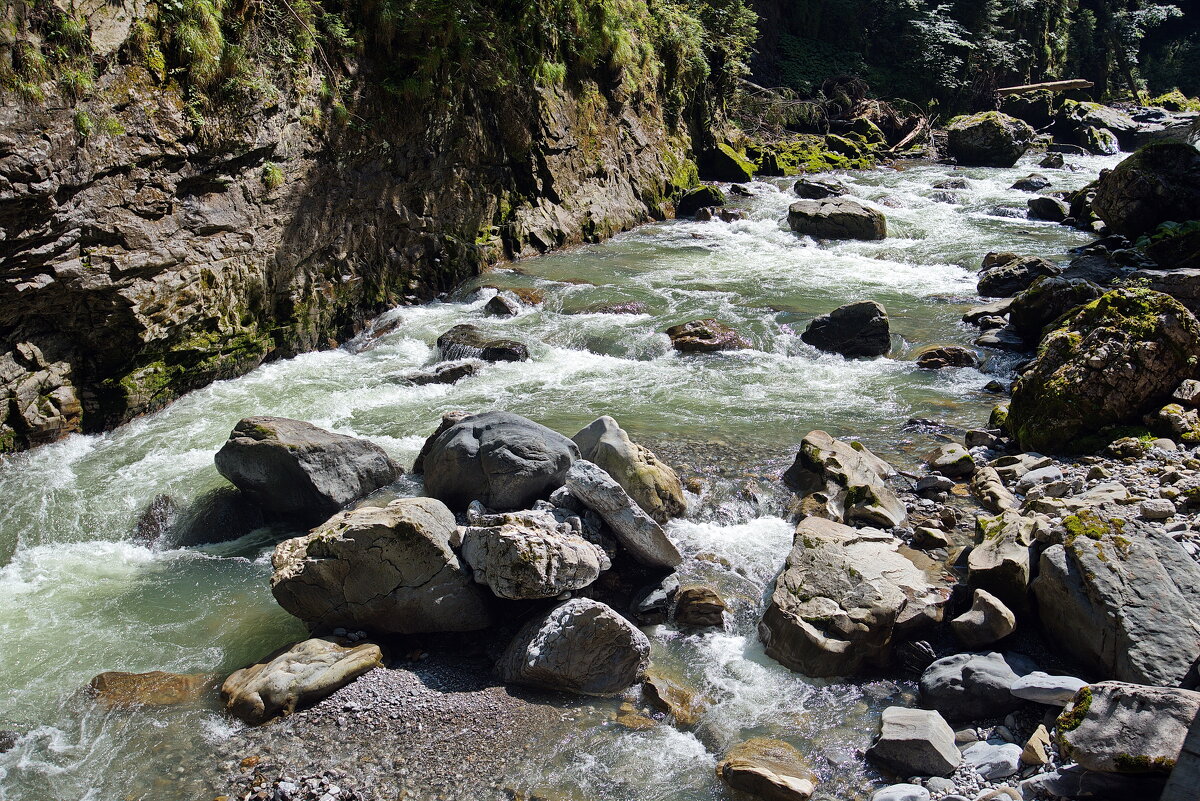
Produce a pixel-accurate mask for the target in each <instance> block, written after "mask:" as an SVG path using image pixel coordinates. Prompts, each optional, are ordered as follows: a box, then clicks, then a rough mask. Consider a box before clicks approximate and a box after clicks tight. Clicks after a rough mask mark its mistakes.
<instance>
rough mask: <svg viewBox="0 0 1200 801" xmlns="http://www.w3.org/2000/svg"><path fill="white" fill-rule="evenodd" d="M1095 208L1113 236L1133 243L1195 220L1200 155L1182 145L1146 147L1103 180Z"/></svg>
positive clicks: (1199, 191)
mask: <svg viewBox="0 0 1200 801" xmlns="http://www.w3.org/2000/svg"><path fill="white" fill-rule="evenodd" d="M1092 208H1093V209H1094V210H1095V212H1096V214H1097V215H1098V216H1099V217H1100V219H1102V220H1104V222H1105V223H1107V225H1108V227H1109V228H1110V229H1111V230H1112V231H1113V233H1117V234H1121V235H1122V236H1127V237H1130V238H1134V237H1139V236H1142V235H1143V234H1149V233H1150V232H1151V231H1153V230H1154V228H1155V227H1157V226H1158V225H1159V224H1160V223H1164V222H1168V221H1173V222H1182V221H1184V220H1191V219H1195V216H1196V209H1198V208H1200V151H1198V150H1197V149H1196V148H1195V147H1192V146H1191V145H1186V144H1183V143H1182V142H1163V143H1161V144H1154V145H1147V146H1146V147H1143V148H1142V149H1141V150H1139V151H1138V152H1136V153H1134V154H1133V155H1132V156H1130V157H1129V158H1127V159H1125V160H1124V161H1122V162H1121V163H1120V164H1118V165H1117V166H1116V167H1114V168H1113V169H1112V170H1111V171H1107V172H1105V173H1104V174H1103V175H1102V176H1101V177H1100V181H1099V184H1098V185H1097V186H1096V195H1095V198H1094V199H1093V201H1092Z"/></svg>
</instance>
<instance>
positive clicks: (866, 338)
mask: <svg viewBox="0 0 1200 801" xmlns="http://www.w3.org/2000/svg"><path fill="white" fill-rule="evenodd" d="M800 339H802V340H803V341H804V342H807V343H808V344H809V345H812V346H813V347H814V348H817V349H818V350H823V351H828V352H830V353H840V354H841V355H843V356H845V357H847V358H856V357H868V358H869V357H873V356H886V355H887V353H888V351H890V350H891V349H892V335H891V329H890V327H889V325H888V316H887V310H886V309H884V308H883V306H882V305H881V304H879V303H876V302H875V301H873V300H864V301H859V302H858V303H847V304H846V305H845V306H839V307H838V308H836V309H834V310H833V311H831V312H830V313H829V314H823V315H821V316H820V317H818V318H816V319H815V320H813V321H812V322H811V323H809V324H808V327H807V328H805V329H804V333H803V334H801V335H800Z"/></svg>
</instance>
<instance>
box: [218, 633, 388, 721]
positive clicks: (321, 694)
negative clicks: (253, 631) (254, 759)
mask: <svg viewBox="0 0 1200 801" xmlns="http://www.w3.org/2000/svg"><path fill="white" fill-rule="evenodd" d="M382 664H383V652H382V651H380V650H379V646H378V645H375V644H374V643H367V642H360V643H357V644H355V645H349V646H343V645H341V644H340V643H338V642H337V641H335V640H333V639H327V638H316V639H311V640H305V641H304V642H299V643H296V644H295V645H291V646H289V647H287V648H285V649H282V650H281V651H277V652H275V653H274V654H272V655H271V656H269V657H268V658H267V659H266V660H264V661H263V662H260V663H258V664H254V665H251V666H249V667H245V668H242V669H241V670H237V671H234V672H233V673H232V674H231V675H230V676H229V678H227V679H226V680H225V683H224V684H222V685H221V700H222V702H223V703H224V704H225V709H226V710H227V711H228V712H230V713H231V714H232V715H234V716H235V717H237V718H240V719H241V720H243V721H245V722H246V723H249V724H251V725H252V726H256V725H258V724H260V723H265V722H266V721H268V720H270V719H271V718H274V717H278V716H279V715H290V714H291V713H293V712H295V711H296V710H297V709H298V708H299V707H300V706H303V705H309V704H314V703H316V702H317V701H320V700H321V699H322V698H325V697H326V696H328V695H331V694H333V693H334V692H335V691H337V690H339V689H341V688H342V687H345V686H346V685H347V684H349V683H350V682H352V681H354V680H355V679H357V678H358V677H359V676H361V675H362V674H364V673H366V672H367V671H368V670H372V669H373V668H377V667H380V666H381V665H382Z"/></svg>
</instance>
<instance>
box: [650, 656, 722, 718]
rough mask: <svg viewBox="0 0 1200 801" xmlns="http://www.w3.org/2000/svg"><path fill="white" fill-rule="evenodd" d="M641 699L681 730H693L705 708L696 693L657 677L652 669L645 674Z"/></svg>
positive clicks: (704, 704) (662, 677)
mask: <svg viewBox="0 0 1200 801" xmlns="http://www.w3.org/2000/svg"><path fill="white" fill-rule="evenodd" d="M642 698H643V699H644V700H645V701H646V703H647V704H649V705H650V706H652V707H654V708H655V709H657V710H659V711H660V712H664V713H666V714H668V715H670V716H671V717H672V718H674V722H675V725H676V726H679V727H680V728H683V729H692V728H695V726H696V724H698V723H699V722H700V718H701V717H702V716H703V715H704V711H705V709H706V708H707V704H706V703H705V701H704V699H702V698H700V696H699V695H698V694H697V693H695V692H694V691H692V690H690V689H689V688H687V687H684V686H683V685H682V684H680V683H678V682H676V681H672V680H671V679H669V678H667V677H666V676H661V675H658V674H657V673H655V672H654V670H653V669H651V670H649V671H648V672H647V673H646V681H645V682H644V683H643V684H642Z"/></svg>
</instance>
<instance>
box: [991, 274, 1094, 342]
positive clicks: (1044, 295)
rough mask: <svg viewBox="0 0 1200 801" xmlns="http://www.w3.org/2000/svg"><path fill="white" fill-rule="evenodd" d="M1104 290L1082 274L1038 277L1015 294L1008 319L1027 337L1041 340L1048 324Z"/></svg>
mask: <svg viewBox="0 0 1200 801" xmlns="http://www.w3.org/2000/svg"><path fill="white" fill-rule="evenodd" d="M1103 294H1104V290H1103V289H1101V288H1100V287H1099V286H1097V285H1096V284H1093V283H1092V282H1091V281H1085V280H1083V279H1080V278H1063V277H1061V276H1059V277H1049V278H1038V279H1037V280H1036V281H1034V282H1033V283H1032V284H1030V286H1029V288H1028V289H1026V290H1025V291H1024V292H1021V293H1020V294H1019V295H1017V296H1016V297H1014V298H1013V302H1012V306H1011V307H1010V308H1009V313H1008V320H1009V323H1010V324H1011V325H1012V327H1013V328H1015V329H1016V330H1017V333H1018V334H1020V335H1021V337H1022V338H1024V339H1025V340H1026V341H1028V342H1031V343H1032V342H1038V341H1040V340H1041V338H1042V330H1043V329H1044V328H1045V327H1046V326H1048V325H1050V324H1051V323H1053V322H1054V321H1056V320H1058V319H1059V318H1060V317H1062V316H1063V315H1064V314H1066V313H1067V312H1070V311H1072V310H1074V309H1076V308H1078V307H1080V306H1082V305H1084V304H1085V303H1091V302H1092V301H1093V300H1095V299H1097V298H1099V297H1100V296H1101V295H1103Z"/></svg>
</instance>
